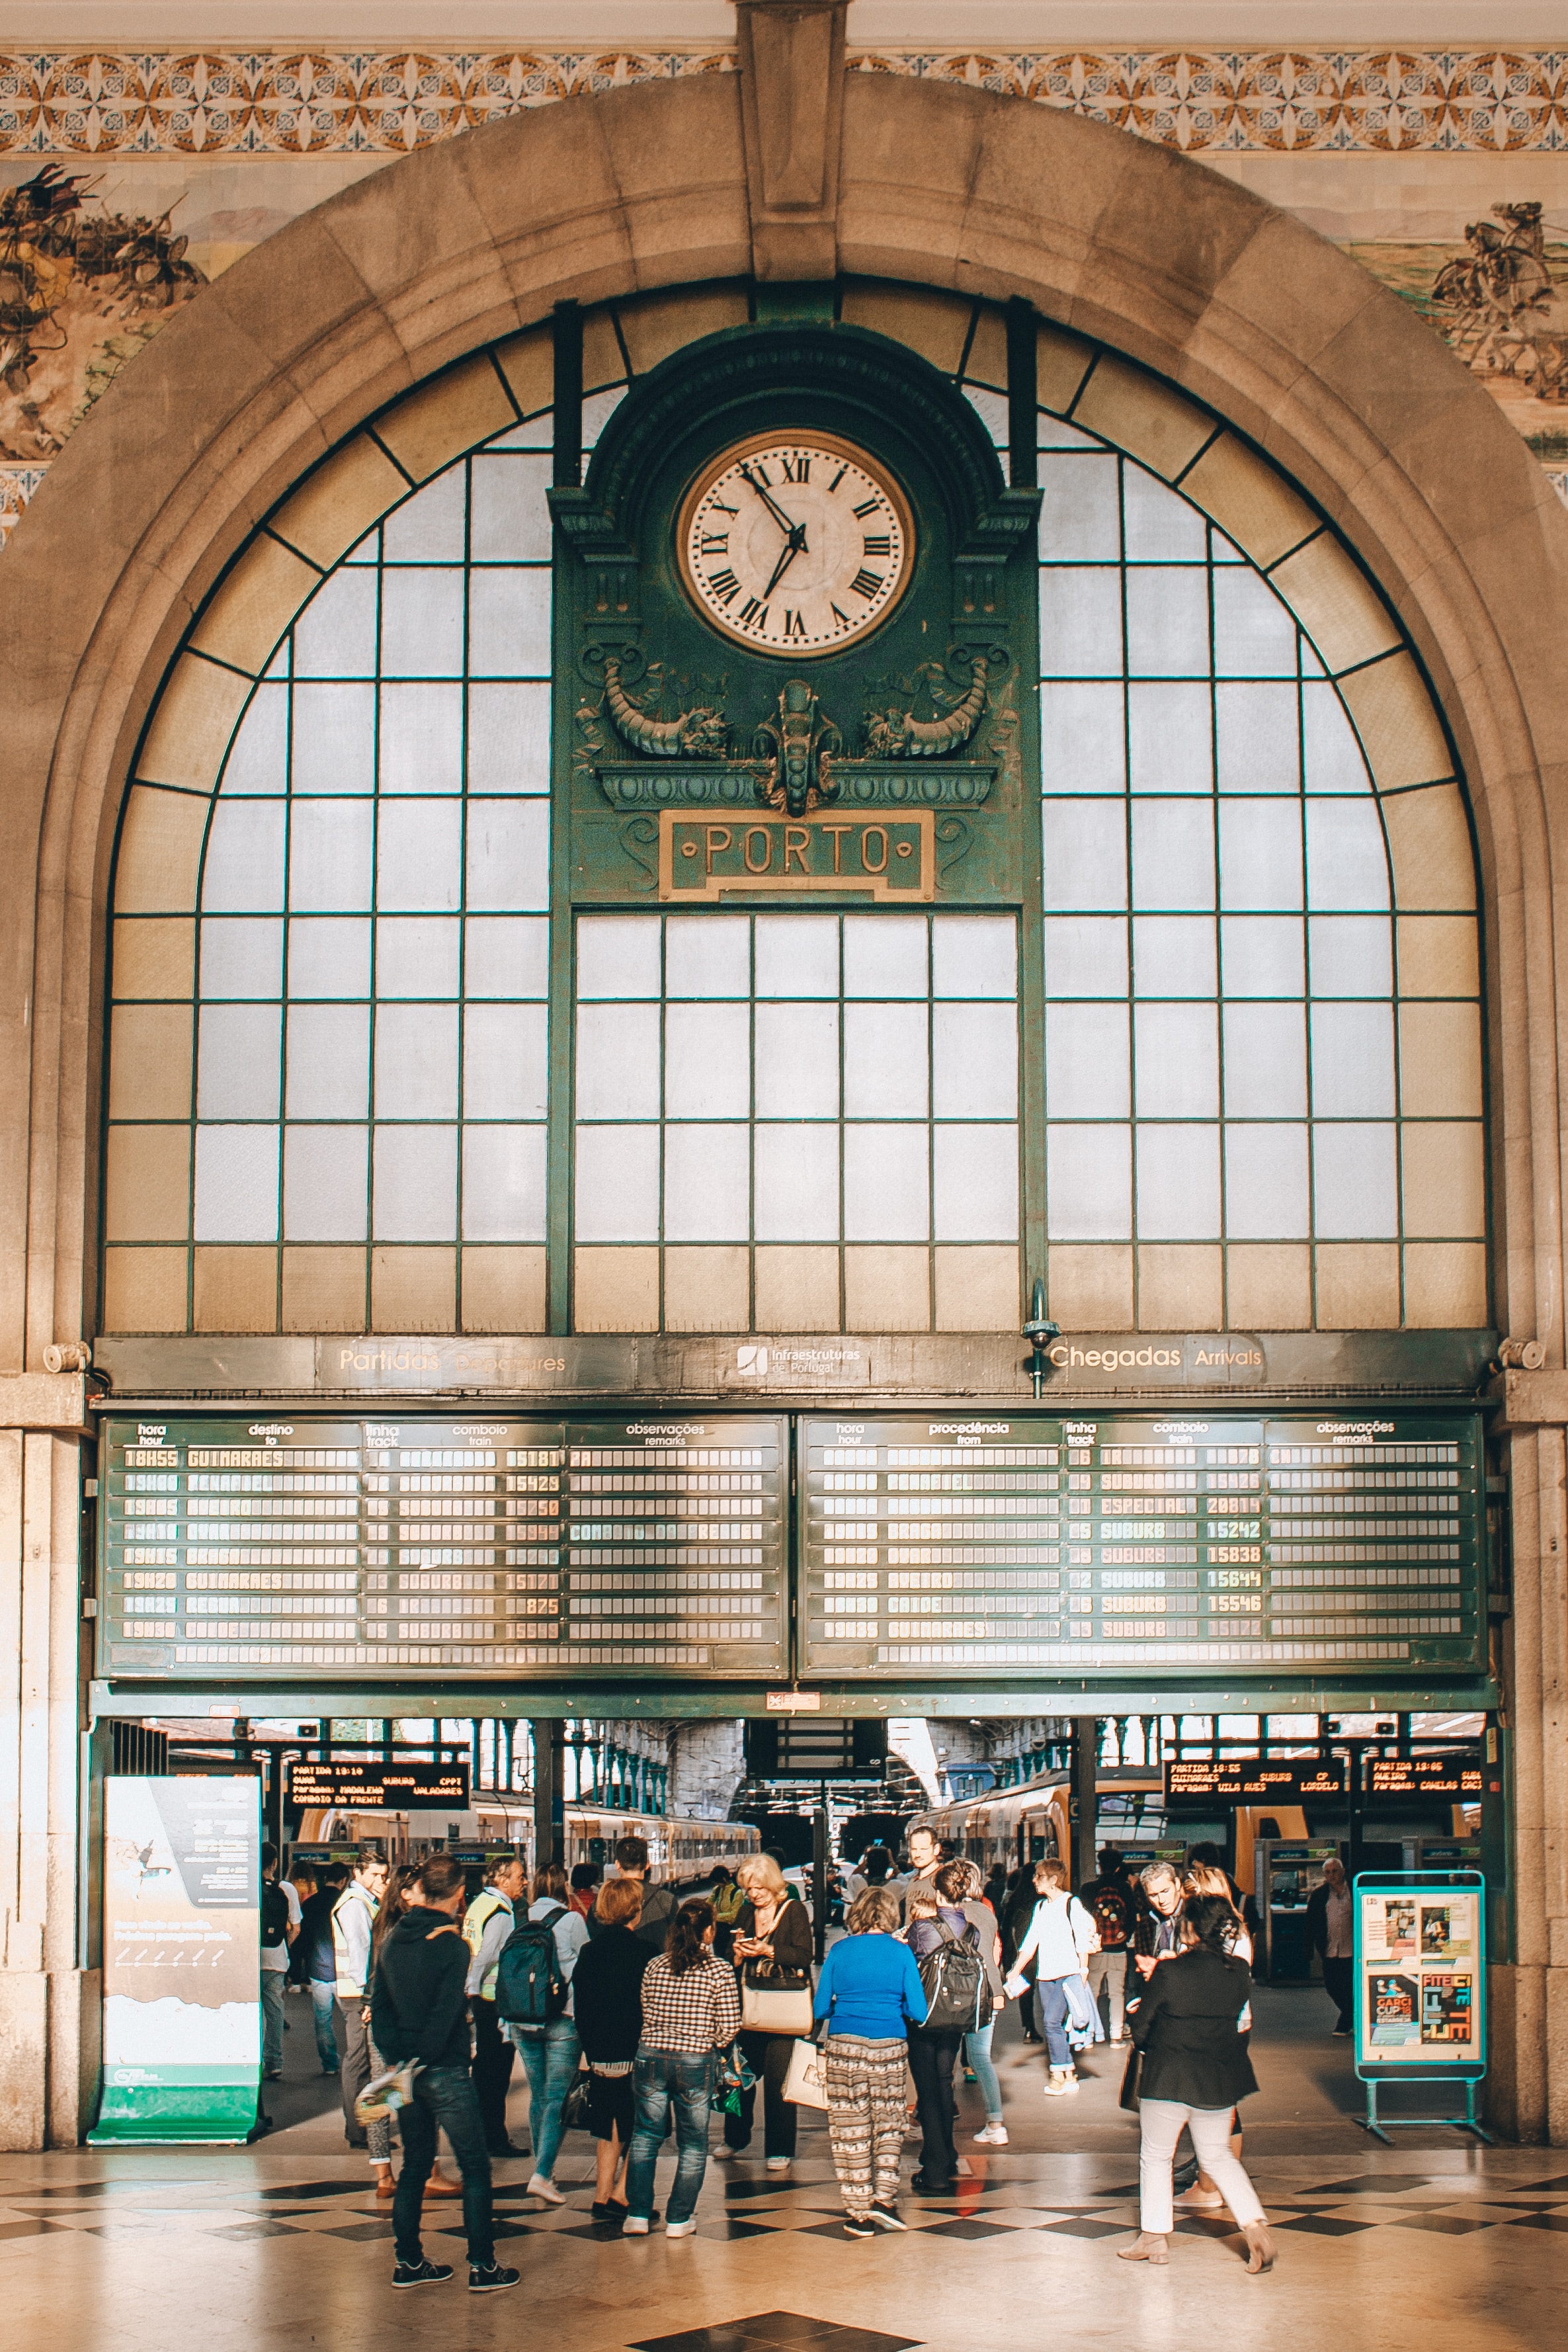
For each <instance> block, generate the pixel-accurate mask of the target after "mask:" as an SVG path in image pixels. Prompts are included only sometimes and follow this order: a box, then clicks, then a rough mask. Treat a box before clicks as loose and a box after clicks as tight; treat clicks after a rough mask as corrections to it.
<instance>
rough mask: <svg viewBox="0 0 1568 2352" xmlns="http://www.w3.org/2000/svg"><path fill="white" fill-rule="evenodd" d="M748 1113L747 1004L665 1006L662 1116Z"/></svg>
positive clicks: (744, 1116) (749, 1060)
mask: <svg viewBox="0 0 1568 2352" xmlns="http://www.w3.org/2000/svg"><path fill="white" fill-rule="evenodd" d="M750 1112H751V1008H750V1006H749V1005H746V1004H672V1005H670V1006H668V1007H667V1008H666V1011H665V1013H664V1117H665V1118H748V1117H749V1116H750Z"/></svg>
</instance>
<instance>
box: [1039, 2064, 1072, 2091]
mask: <svg viewBox="0 0 1568 2352" xmlns="http://www.w3.org/2000/svg"><path fill="white" fill-rule="evenodd" d="M1077 2087H1078V2085H1077V2084H1076V2083H1074V2084H1069V2083H1068V2080H1067V2077H1066V2075H1065V2074H1063V2072H1062V2070H1061V2067H1060V2066H1053V2067H1052V2068H1051V2072H1050V2074H1048V2075H1047V2076H1046V2078H1045V2080H1044V2082H1043V2083H1042V2084H1040V2089H1041V2091H1042V2092H1043V2093H1044V2094H1045V2096H1046V2097H1047V2098H1048V2099H1064V2098H1065V2097H1066V2096H1067V2094H1068V2091H1069V2089H1070V2088H1071V2089H1072V2090H1076V2089H1077Z"/></svg>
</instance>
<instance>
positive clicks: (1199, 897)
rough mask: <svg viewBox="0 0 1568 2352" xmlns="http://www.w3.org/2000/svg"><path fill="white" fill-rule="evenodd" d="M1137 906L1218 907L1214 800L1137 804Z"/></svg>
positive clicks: (1134, 856)
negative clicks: (1215, 895)
mask: <svg viewBox="0 0 1568 2352" xmlns="http://www.w3.org/2000/svg"><path fill="white" fill-rule="evenodd" d="M1133 904H1134V907H1212V906H1213V904H1214V803H1213V802H1212V801H1207V800H1204V801H1134V803H1133ZM1141 985H1142V982H1140V986H1141Z"/></svg>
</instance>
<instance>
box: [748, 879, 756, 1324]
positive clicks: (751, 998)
mask: <svg viewBox="0 0 1568 2352" xmlns="http://www.w3.org/2000/svg"><path fill="white" fill-rule="evenodd" d="M746 1021H747V1030H746V1034H747V1076H748V1078H749V1082H750V1094H749V1096H748V1097H747V1100H748V1102H749V1106H750V1109H749V1116H748V1118H747V1147H746V1148H747V1160H746V1165H747V1194H746V1239H747V1249H746V1328H747V1330H748V1331H755V1330H756V1328H757V917H756V916H755V915H754V914H752V913H751V912H749V910H748V911H747V917H746Z"/></svg>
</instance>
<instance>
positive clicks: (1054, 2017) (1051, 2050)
mask: <svg viewBox="0 0 1568 2352" xmlns="http://www.w3.org/2000/svg"><path fill="white" fill-rule="evenodd" d="M1034 2010H1035V2016H1036V2018H1037V2019H1038V2021H1039V2023H1040V2032H1042V2033H1043V2034H1044V2036H1045V2054H1046V2057H1047V2059H1048V2060H1049V2061H1050V2063H1051V2065H1053V2066H1071V2063H1072V2051H1071V2045H1070V2044H1069V2042H1068V2039H1067V1995H1066V1993H1065V1992H1064V1991H1063V1990H1062V1989H1061V1979H1060V1977H1041V1978H1040V1980H1039V1982H1038V1983H1037V1984H1036V1986H1035V1989H1034Z"/></svg>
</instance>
